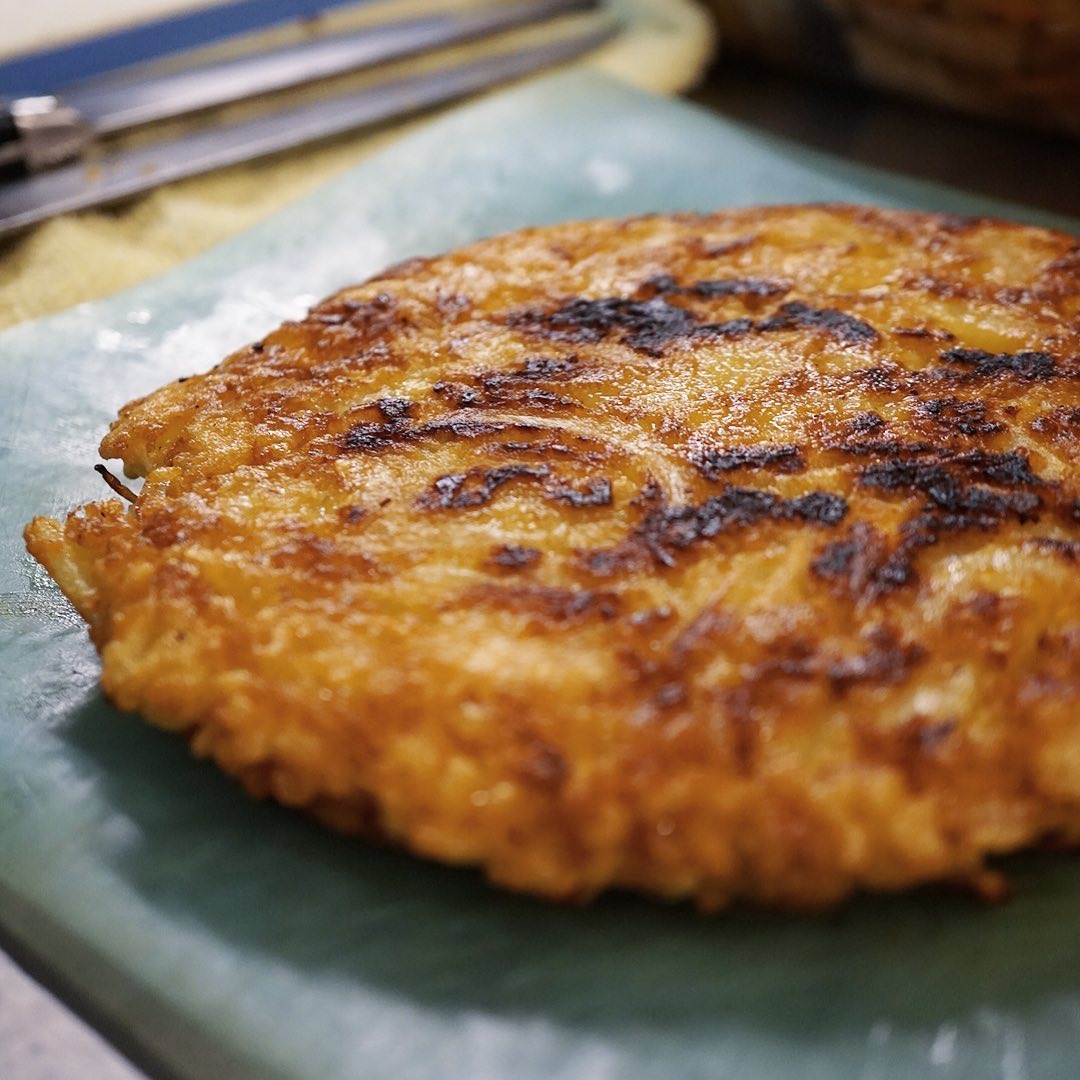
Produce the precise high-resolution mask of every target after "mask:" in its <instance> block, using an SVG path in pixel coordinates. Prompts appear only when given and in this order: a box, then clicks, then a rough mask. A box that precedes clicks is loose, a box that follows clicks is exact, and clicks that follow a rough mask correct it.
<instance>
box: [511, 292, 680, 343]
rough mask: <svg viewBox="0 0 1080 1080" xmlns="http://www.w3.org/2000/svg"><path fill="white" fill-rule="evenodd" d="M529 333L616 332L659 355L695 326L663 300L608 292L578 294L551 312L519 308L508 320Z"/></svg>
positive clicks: (591, 337)
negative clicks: (590, 296)
mask: <svg viewBox="0 0 1080 1080" xmlns="http://www.w3.org/2000/svg"><path fill="white" fill-rule="evenodd" d="M508 322H509V324H510V325H511V326H515V327H520V328H521V329H524V330H526V331H527V332H529V333H534V334H540V335H545V336H548V337H552V338H556V339H560V340H564V341H572V342H582V343H587V342H597V341H602V340H603V339H604V338H605V337H607V336H608V334H611V333H615V332H620V333H621V340H622V342H623V343H624V344H626V345H629V346H630V347H631V348H634V349H639V350H640V351H641V352H644V353H648V354H649V355H650V356H659V355H660V354H661V352H662V351H663V348H664V346H665V345H667V344H669V343H670V342H671V341H673V340H674V339H676V338H680V337H686V336H687V335H688V334H689V333H690V332H691V331H692V330H693V329H694V326H695V319H694V316H693V315H692V314H691V313H690V312H689V311H687V310H686V309H685V308H681V307H676V306H675V305H674V304H669V303H668V302H667V301H666V300H664V299H662V298H660V297H655V298H653V299H652V300H629V299H626V298H625V297H620V296H608V297H604V298H603V299H600V300H585V299H584V298H581V297H578V298H575V299H573V300H569V301H567V302H566V303H565V304H563V306H562V307H560V308H559V309H558V310H557V311H554V312H536V311H526V312H520V313H518V314H516V315H514V316H512V317H511V318H510V319H509V320H508Z"/></svg>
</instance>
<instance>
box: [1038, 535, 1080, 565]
mask: <svg viewBox="0 0 1080 1080" xmlns="http://www.w3.org/2000/svg"><path fill="white" fill-rule="evenodd" d="M1027 543H1028V544H1029V545H1030V546H1031V547H1033V548H1035V550H1036V551H1042V552H1045V553H1046V554H1048V555H1057V556H1059V557H1060V558H1062V559H1064V560H1065V561H1066V562H1070V563H1074V562H1078V561H1080V540H1059V539H1058V538H1057V537H1053V536H1033V537H1032V538H1031V539H1030V540H1028V541H1027Z"/></svg>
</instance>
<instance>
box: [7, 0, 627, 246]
mask: <svg viewBox="0 0 1080 1080" xmlns="http://www.w3.org/2000/svg"><path fill="white" fill-rule="evenodd" d="M598 7H599V4H598V2H597V0H519V2H515V3H501V4H489V5H487V6H485V7H480V8H476V9H469V10H465V11H461V12H456V13H448V14H442V15H433V16H428V17H426V18H420V19H413V20H409V21H403V22H393V23H384V24H381V25H377V26H374V27H372V28H370V29H366V30H359V31H355V32H352V33H345V34H337V35H334V36H327V37H323V38H316V39H313V40H312V41H309V42H304V43H302V44H299V45H291V46H286V47H284V48H277V49H272V50H267V51H264V52H259V53H253V54H249V55H244V56H241V57H239V58H237V59H231V60H225V61H218V62H216V63H210V64H204V65H201V66H198V67H193V68H189V69H186V70H180V71H177V72H172V73H167V74H151V75H147V74H145V71H144V69H143V68H142V67H140V68H135V69H124V70H121V71H119V72H117V73H112V74H109V75H106V76H100V77H98V78H95V79H93V80H87V81H85V82H82V83H79V84H73V85H71V86H69V87H66V88H64V89H62V90H59V91H58V92H57V93H55V94H51V95H45V96H37V97H27V98H20V99H17V100H15V101H11V102H8V103H6V105H4V104H0V237H2V236H4V235H5V234H9V233H13V232H16V231H18V230H21V229H25V228H27V227H29V226H31V225H33V224H36V223H37V222H40V221H43V220H45V219H46V218H49V217H52V216H55V215H56V214H60V213H65V212H68V211H73V210H81V209H86V208H88V207H92V206H98V205H102V204H106V203H111V202H116V201H119V200H122V199H125V198H128V197H131V196H133V195H137V194H139V193H141V192H143V191H147V190H149V189H151V188H154V187H158V186H160V185H161V184H166V183H169V182H171V181H174V180H179V179H182V178H184V177H188V176H194V175H197V174H199V173H204V172H209V171H211V170H213V169H218V168H222V167H224V166H227V165H233V164H236V163H238V162H242V161H247V160H250V159H252V158H256V157H261V156H264V155H266V154H272V153H277V152H279V151H283V150H289V149H293V148H294V147H297V146H300V145H303V144H305V143H308V142H311V141H314V140H318V139H324V138H327V137H330V136H333V135H338V134H341V133H343V132H346V131H350V130H352V129H354V128H358V127H361V126H363V125H366V124H371V123H376V122H379V121H384V120H388V119H391V118H394V117H398V116H402V115H406V114H408V113H412V112H416V111H419V110H421V109H424V108H427V107H430V106H433V105H438V104H441V103H445V102H448V101H452V100H455V99H457V98H460V97H463V96H465V95H467V94H470V93H475V92H477V91H480V90H483V89H485V88H488V87H491V86H494V85H497V84H499V83H502V82H506V81H509V80H512V79H514V78H517V77H520V76H523V75H526V74H529V73H530V72H534V71H538V70H541V69H543V68H547V67H551V66H554V65H556V64H559V63H563V62H566V61H568V60H571V59H573V58H575V57H577V56H580V55H582V54H583V53H585V52H588V51H590V50H592V49H594V48H596V47H597V46H598V45H600V44H602V43H603V42H604V41H605V40H607V39H608V38H609V37H611V36H612V35H613V33H614V32H615V29H616V27H615V24H614V23H613V21H612V20H611V19H610V18H606V17H602V16H601V17H596V18H590V19H586V20H574V23H573V25H572V26H571V27H570V28H569V30H568V31H567V32H565V33H562V34H560V35H559V36H558V37H556V38H555V39H554V40H552V41H550V42H548V43H546V44H542V45H537V46H533V47H531V48H526V49H518V50H515V51H510V52H505V51H501V52H497V53H494V54H492V55H485V56H484V57H483V58H481V59H479V60H475V61H472V62H468V63H463V64H462V63H459V64H455V65H453V66H450V67H438V68H437V69H435V70H434V71H430V72H426V73H423V74H419V75H415V76H411V77H405V78H398V79H393V80H391V81H384V82H379V83H377V84H375V85H373V86H370V87H368V88H366V89H362V90H356V91H352V92H346V93H339V94H332V95H327V96H326V97H324V98H321V99H319V100H317V101H315V102H314V103H312V104H307V105H301V106H295V107H292V108H287V109H277V110H276V111H270V112H267V113H265V114H263V115H259V116H256V117H255V118H254V119H250V120H243V121H239V122H233V123H219V124H215V125H210V126H206V127H204V128H202V129H201V130H196V131H193V132H192V133H190V134H187V135H184V136H181V137H180V138H177V139H174V140H171V141H168V142H163V143H151V144H150V145H147V146H138V147H136V148H134V149H128V150H123V151H119V152H114V153H111V154H110V153H108V152H107V140H108V139H110V138H112V137H115V136H117V135H120V134H124V133H127V132H129V131H132V130H134V129H137V128H142V127H146V126H148V125H151V124H154V123H157V122H160V121H163V120H169V119H174V118H176V117H186V116H189V115H192V114H198V113H200V112H205V111H206V110H210V109H214V108H218V107H220V106H223V105H228V104H231V103H234V102H238V101H243V100H247V99H256V98H260V97H262V96H263V95H267V94H272V93H275V92H278V91H282V90H287V89H290V88H295V87H299V86H303V85H305V84H308V83H313V82H316V81H319V80H325V79H329V78H332V77H334V76H339V75H344V74H348V73H352V72H359V71H364V70H366V69H369V68H374V67H377V66H379V65H382V64H386V63H389V62H392V61H396V60H401V59H405V58H407V57H412V56H416V55H419V54H422V53H427V52H431V51H435V50H439V49H443V48H446V47H448V46H451V45H456V44H461V43H464V42H470V41H476V40H479V39H483V38H488V37H492V36H494V35H498V34H501V33H504V32H507V31H510V30H514V29H517V28H520V27H525V26H530V25H533V24H539V23H544V22H547V21H549V20H552V19H555V18H557V17H559V16H563V15H570V14H575V13H586V12H596V10H597V8H598Z"/></svg>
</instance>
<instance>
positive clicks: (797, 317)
mask: <svg viewBox="0 0 1080 1080" xmlns="http://www.w3.org/2000/svg"><path fill="white" fill-rule="evenodd" d="M757 328H758V329H759V330H793V329H820V330H826V331H827V332H828V333H829V334H830V335H831V336H832V337H833V338H835V339H836V340H837V341H839V342H841V343H842V344H845V345H854V344H856V343H858V342H862V341H877V339H878V336H879V335H878V332H877V331H876V330H875V329H874V328H873V327H872V326H871V325H870V324H869V323H868V322H865V321H864V320H862V319H859V318H857V317H856V316H854V315H848V314H847V313H846V312H843V311H837V310H835V309H834V308H815V307H811V306H810V305H809V304H804V303H803V302H802V301H801V300H793V301H791V302H790V303H787V304H781V305H780V310H779V311H777V312H776V314H775V315H771V316H769V318H767V319H764V320H762V321H761V322H759V323H758V325H757Z"/></svg>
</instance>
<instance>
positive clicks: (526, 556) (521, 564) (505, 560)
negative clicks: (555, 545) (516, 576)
mask: <svg viewBox="0 0 1080 1080" xmlns="http://www.w3.org/2000/svg"><path fill="white" fill-rule="evenodd" d="M541 557H542V555H541V552H540V550H539V549H538V548H534V547H520V546H518V545H517V544H500V545H499V546H498V547H497V548H495V550H494V551H492V553H491V562H493V563H494V564H495V565H496V566H501V567H504V568H505V569H507V570H524V569H526V568H527V567H530V566H535V565H536V564H537V563H538V562H539V561H540V559H541Z"/></svg>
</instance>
